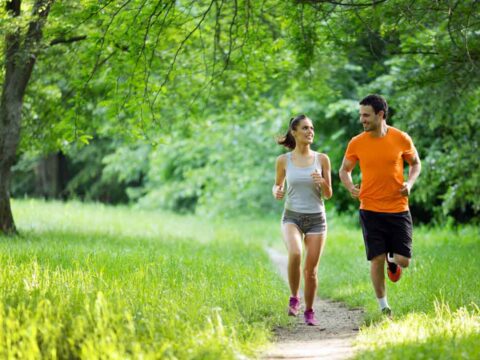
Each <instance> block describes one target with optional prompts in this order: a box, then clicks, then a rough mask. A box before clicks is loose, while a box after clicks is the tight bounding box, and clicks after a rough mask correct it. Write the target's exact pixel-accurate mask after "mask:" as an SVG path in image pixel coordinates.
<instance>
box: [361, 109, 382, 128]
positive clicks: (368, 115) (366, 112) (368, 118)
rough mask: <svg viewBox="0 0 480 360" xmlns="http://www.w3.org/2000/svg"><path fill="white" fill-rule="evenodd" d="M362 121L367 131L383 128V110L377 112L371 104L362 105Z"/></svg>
mask: <svg viewBox="0 0 480 360" xmlns="http://www.w3.org/2000/svg"><path fill="white" fill-rule="evenodd" d="M359 114H360V122H361V123H362V125H363V130H365V131H376V130H378V129H380V128H381V126H382V121H383V110H380V111H379V112H378V114H375V110H374V109H373V107H372V106H371V105H360V110H359Z"/></svg>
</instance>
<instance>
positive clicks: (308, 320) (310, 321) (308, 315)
mask: <svg viewBox="0 0 480 360" xmlns="http://www.w3.org/2000/svg"><path fill="white" fill-rule="evenodd" d="M303 318H304V319H305V324H306V325H309V326H316V325H317V321H316V320H315V311H313V309H310V310H306V311H305V312H304V313H303Z"/></svg>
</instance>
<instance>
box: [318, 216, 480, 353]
mask: <svg viewBox="0 0 480 360" xmlns="http://www.w3.org/2000/svg"><path fill="white" fill-rule="evenodd" d="M413 249H414V254H413V258H412V259H413V260H412V263H411V265H410V267H409V268H407V269H405V270H404V273H403V276H402V278H401V280H400V281H399V282H397V283H395V284H394V283H391V282H389V281H388V280H387V294H388V301H389V303H390V306H391V307H392V309H393V311H394V318H393V320H389V319H385V318H383V317H381V315H380V312H379V310H378V305H377V302H376V300H375V296H374V292H373V287H372V285H371V282H370V275H369V263H368V262H367V260H366V257H365V250H364V245H363V238H362V234H361V231H360V226H359V225H358V223H352V222H351V221H344V219H342V218H338V217H337V218H335V217H334V218H333V219H332V221H331V225H330V234H329V239H328V244H327V247H326V251H325V254H324V256H323V257H322V264H321V267H320V272H319V273H320V280H319V283H320V294H321V295H323V296H325V297H329V298H334V299H338V300H343V301H346V302H347V303H348V304H350V305H351V306H362V307H364V308H365V310H366V316H365V325H364V326H363V328H362V330H361V335H360V337H359V339H358V341H357V344H358V346H359V347H360V349H361V350H362V351H361V352H360V353H359V355H358V357H359V358H372V359H384V358H398V359H400V358H402V359H410V358H411V359H439V358H441V359H451V358H466V359H476V358H479V357H480V312H479V310H478V305H479V304H480V276H479V269H480V258H479V256H478V254H479V253H480V231H479V229H478V227H474V226H461V227H458V228H439V227H437V228H429V227H418V228H416V229H415V230H414V242H413ZM447 349H448V351H447Z"/></svg>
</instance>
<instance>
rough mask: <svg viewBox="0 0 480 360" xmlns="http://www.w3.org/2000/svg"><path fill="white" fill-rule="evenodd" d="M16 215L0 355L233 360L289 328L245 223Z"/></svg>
mask: <svg viewBox="0 0 480 360" xmlns="http://www.w3.org/2000/svg"><path fill="white" fill-rule="evenodd" d="M13 208H14V214H15V218H16V219H17V225H18V227H19V229H20V231H21V236H20V237H17V238H14V239H11V238H0V299H1V302H0V328H1V331H0V358H8V357H10V358H13V357H17V358H21V359H28V358H32V359H35V358H40V357H43V358H83V359H90V358H91V359H98V358H105V359H106V358H112V359H114V358H115V359H125V358H135V359H138V358H145V359H150V358H156V359H158V358H166V359H168V358H172V359H175V358H178V359H231V358H236V357H239V356H240V354H246V355H252V354H253V351H254V350H255V349H256V348H257V347H258V346H259V345H262V344H264V343H265V342H267V340H268V338H269V337H270V336H271V331H270V329H271V328H272V327H273V326H275V325H279V324H283V325H285V324H287V323H288V319H285V317H284V316H283V313H284V311H283V310H284V306H285V294H284V291H283V289H284V284H283V283H282V282H281V280H280V279H279V278H278V277H277V276H276V274H275V272H274V271H273V270H272V267H271V265H270V263H269V262H268V259H267V257H266V255H265V254H264V252H263V243H262V242H260V243H255V242H253V241H252V239H251V238H248V237H247V238H246V237H241V236H239V234H240V233H241V228H242V224H236V225H235V226H236V227H235V226H231V224H227V223H222V222H218V221H217V222H216V223H215V226H211V224H209V222H208V221H205V220H202V219H199V218H193V217H179V216H174V215H170V214H160V213H157V214H154V213H146V212H141V211H135V210H132V209H127V208H109V207H105V206H102V205H81V204H78V203H67V204H62V203H42V202H38V201H15V202H14V203H13ZM252 225H253V228H255V224H252ZM232 229H234V230H233V231H232ZM259 233H261V231H259Z"/></svg>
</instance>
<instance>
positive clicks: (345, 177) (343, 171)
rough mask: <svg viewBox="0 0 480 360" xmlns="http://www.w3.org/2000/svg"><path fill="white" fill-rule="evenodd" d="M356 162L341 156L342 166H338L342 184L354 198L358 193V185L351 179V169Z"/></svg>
mask: <svg viewBox="0 0 480 360" xmlns="http://www.w3.org/2000/svg"><path fill="white" fill-rule="evenodd" d="M355 165H356V162H354V161H351V160H348V159H347V158H346V157H344V158H343V162H342V166H341V167H340V171H339V175H340V180H341V181H342V184H343V186H345V187H346V188H347V190H348V191H349V192H350V195H352V197H354V198H358V196H359V195H360V189H359V188H358V185H355V184H354V183H353V181H352V170H353V168H354V167H355Z"/></svg>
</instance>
